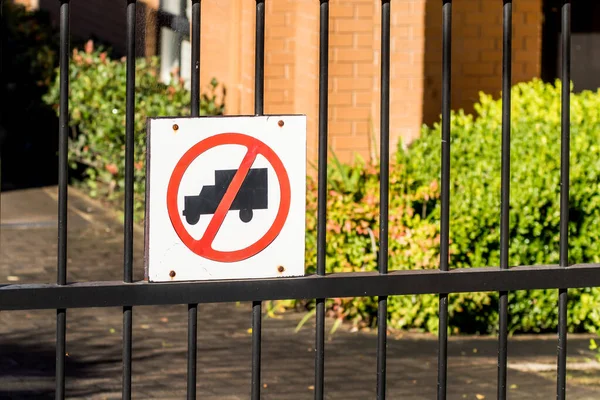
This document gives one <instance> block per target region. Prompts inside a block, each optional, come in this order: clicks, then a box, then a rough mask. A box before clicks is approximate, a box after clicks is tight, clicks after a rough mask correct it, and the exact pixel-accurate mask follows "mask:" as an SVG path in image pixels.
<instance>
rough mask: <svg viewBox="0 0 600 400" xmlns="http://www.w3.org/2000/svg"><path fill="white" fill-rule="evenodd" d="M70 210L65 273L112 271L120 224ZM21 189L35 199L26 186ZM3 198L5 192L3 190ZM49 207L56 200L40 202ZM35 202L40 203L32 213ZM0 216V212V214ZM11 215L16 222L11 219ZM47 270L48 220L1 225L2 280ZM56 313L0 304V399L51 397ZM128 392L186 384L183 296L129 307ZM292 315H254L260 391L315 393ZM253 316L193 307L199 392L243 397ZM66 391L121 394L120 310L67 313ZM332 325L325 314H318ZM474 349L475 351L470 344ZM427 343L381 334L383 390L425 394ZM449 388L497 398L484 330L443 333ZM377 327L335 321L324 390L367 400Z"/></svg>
mask: <svg viewBox="0 0 600 400" xmlns="http://www.w3.org/2000/svg"><path fill="white" fill-rule="evenodd" d="M73 193H75V194H76V196H75V197H74V199H73V202H72V204H75V205H76V207H77V208H72V209H71V210H70V212H71V215H73V216H76V217H74V218H79V219H81V220H82V221H85V223H81V222H80V223H77V224H73V226H71V228H70V230H69V255H68V257H69V267H68V268H69V269H68V277H69V281H86V280H118V279H121V276H122V254H123V253H122V242H123V240H122V230H121V229H120V226H119V224H118V223H117V222H115V220H114V219H112V216H110V215H108V214H107V212H105V210H102V207H99V206H98V205H97V204H96V203H94V202H89V201H87V200H85V198H82V196H81V195H79V194H77V193H76V192H73ZM42 195H48V192H47V189H46V191H40V190H38V191H37V192H36V191H33V192H28V194H27V196H25V199H23V200H21V201H30V202H31V204H33V205H35V204H36V203H35V199H36V196H42ZM2 196H3V198H4V196H5V195H4V194H2ZM46 203H47V199H44V202H43V203H42V205H41V206H40V207H48V210H47V213H50V212H55V210H56V208H55V204H54V203H52V204H50V205H48V204H46ZM39 213H40V210H38V214H39ZM2 217H3V219H4V217H5V215H3V216H2ZM11 221H13V222H14V221H15V219H14V218H13V219H12V220H11ZM142 253H143V249H142V235H141V232H140V231H138V233H137V234H136V237H135V255H136V258H135V270H136V279H140V278H141V277H142V275H143V269H142V264H141V261H142ZM8 276H17V277H19V279H20V280H19V282H21V283H26V282H53V281H54V280H55V279H56V229H55V227H53V226H48V225H46V226H43V225H40V226H38V227H34V228H32V227H29V228H24V227H20V228H19V226H18V221H17V225H15V224H12V225H10V226H8V225H2V231H1V235H0V282H4V283H6V281H7V277H8ZM55 315H56V314H55V311H53V310H42V311H11V312H6V311H0V399H51V398H53V396H54V341H55ZM133 315H134V316H133V323H134V326H133V337H134V342H133V356H134V359H133V377H132V386H133V398H135V399H147V398H157V399H182V398H185V393H186V368H187V362H186V351H187V306H185V305H181V306H165V307H158V306H152V307H136V308H134V314H133ZM300 318H301V315H299V314H294V313H291V314H287V315H285V316H284V317H283V318H280V319H273V318H265V320H264V322H263V346H262V348H263V370H262V383H263V388H262V394H263V398H264V399H267V400H271V399H282V400H283V399H285V400H294V399H310V398H312V397H313V396H314V386H313V385H314V330H313V329H312V328H314V322H309V323H307V324H306V325H305V326H304V327H303V329H301V330H300V331H299V332H298V333H294V329H295V327H296V325H297V323H298V321H299V320H300ZM250 324H251V313H250V305H249V304H245V303H243V304H209V305H200V306H199V311H198V338H199V339H198V398H201V399H220V400H234V399H248V398H249V397H250V396H249V393H250V387H249V383H250V377H251V369H250V365H251V364H250V361H251V334H250V333H249V332H248V329H249V328H250ZM67 326H68V330H67V353H68V357H67V377H66V385H67V396H68V398H73V399H119V398H121V354H122V353H121V352H122V347H121V339H122V331H121V328H122V310H121V309H120V308H96V309H73V310H68V311H67ZM328 326H331V321H328ZM474 349H476V352H475V350H474ZM436 350H437V341H436V340H435V338H433V337H431V336H427V335H403V336H402V337H401V338H399V339H395V338H393V337H392V336H390V340H389V342H388V397H389V398H390V399H398V398H407V399H415V400H416V399H434V398H435V397H436V384H437V358H436ZM568 350H569V355H570V357H574V358H582V357H587V356H589V352H588V351H587V338H586V337H576V336H572V337H571V339H570V340H569V347H568ZM448 351H449V360H448V398H449V399H476V398H477V397H476V396H477V395H479V396H485V399H492V398H495V397H496V384H495V382H496V374H497V370H496V356H497V348H496V340H495V338H494V337H479V338H478V337H452V338H451V340H450V343H449V346H448ZM555 354H556V341H555V337H554V336H553V335H550V336H536V337H533V338H532V337H531V336H527V337H522V338H520V337H516V338H514V339H511V340H510V343H509V362H510V363H522V362H526V361H532V360H533V361H536V362H545V363H549V364H554V363H555ZM375 357H376V335H374V334H373V333H363V332H356V333H352V332H350V331H349V330H348V329H346V327H342V328H341V329H339V330H338V331H337V332H336V333H335V334H334V336H333V337H332V338H329V339H328V341H327V343H326V358H325V368H326V369H325V370H326V377H325V388H326V398H327V399H348V400H354V399H356V400H363V399H373V398H375V396H374V393H375V383H376V382H375V371H376V368H375V366H376V364H375V363H376V358H375ZM508 384H509V386H510V385H516V388H515V389H510V393H509V394H510V397H511V398H518V399H523V400H528V399H550V398H553V397H554V396H555V394H554V392H555V383H554V381H553V380H551V379H548V378H547V377H544V376H541V375H539V374H533V373H526V372H521V371H517V370H515V369H509V372H508ZM567 393H568V396H569V398H573V399H578V400H592V399H598V398H600V388H598V387H588V386H585V387H584V386H575V385H573V384H569V386H568V390H567Z"/></svg>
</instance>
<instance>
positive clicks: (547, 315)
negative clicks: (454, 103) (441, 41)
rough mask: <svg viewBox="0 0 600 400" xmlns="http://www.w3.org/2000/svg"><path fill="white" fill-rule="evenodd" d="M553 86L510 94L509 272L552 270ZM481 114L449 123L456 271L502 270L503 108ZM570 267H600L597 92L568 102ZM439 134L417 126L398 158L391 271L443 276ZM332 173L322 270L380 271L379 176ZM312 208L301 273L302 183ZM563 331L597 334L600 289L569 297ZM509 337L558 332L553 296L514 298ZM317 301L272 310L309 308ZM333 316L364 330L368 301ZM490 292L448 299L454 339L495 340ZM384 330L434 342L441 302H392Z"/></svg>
mask: <svg viewBox="0 0 600 400" xmlns="http://www.w3.org/2000/svg"><path fill="white" fill-rule="evenodd" d="M560 91H561V89H560V85H557V86H552V85H549V84H544V83H542V82H540V81H538V80H534V81H532V82H529V83H523V84H519V85H517V86H515V87H514V88H513V92H512V98H513V116H512V143H511V147H512V153H511V158H512V165H511V182H512V184H511V207H512V209H511V218H510V226H511V228H510V236H511V245H510V263H511V265H537V264H548V263H557V262H558V244H559V234H558V232H559V229H558V225H559V193H560V192H559V189H560V187H559V180H560V174H559V168H560ZM475 108H476V110H477V115H475V116H473V115H466V114H465V113H463V112H462V111H458V112H454V113H453V114H452V122H451V128H452V167H451V181H452V186H451V224H450V227H451V232H450V233H451V235H450V236H451V267H452V268H469V267H484V266H494V265H496V266H497V265H498V264H499V254H500V253H499V241H500V232H499V228H500V227H499V221H500V161H501V159H500V157H501V152H500V150H501V116H502V113H501V110H502V104H501V101H500V100H494V99H492V97H491V96H488V95H482V96H481V101H480V102H479V103H478V104H477V105H476V107H475ZM571 118H572V120H571V121H572V135H571V146H572V157H571V191H570V197H571V210H570V213H571V224H570V241H569V244H570V256H571V258H570V261H571V262H572V263H580V262H598V261H599V260H600V240H599V239H600V176H599V175H600V144H599V143H600V93H591V92H584V93H581V94H577V95H573V97H572V117H571ZM440 137H441V132H440V126H439V125H435V126H434V127H432V128H427V127H424V128H423V132H422V135H421V137H420V138H419V139H417V140H416V141H415V142H414V143H412V145H411V146H409V148H408V149H407V150H402V148H401V147H400V149H399V150H398V153H397V157H396V159H395V162H394V163H393V165H392V166H391V171H390V182H391V188H390V193H391V196H390V262H389V268H390V270H394V269H419V268H437V267H438V262H439V260H438V257H439V254H438V249H439V237H438V234H439V232H438V227H439V216H440V197H439V176H440V153H441V148H440ZM333 161H334V162H333V163H330V171H329V194H328V199H327V200H328V204H327V207H328V223H327V247H326V253H327V265H326V269H327V272H329V273H331V272H351V271H375V270H376V269H377V245H378V237H377V235H378V226H379V225H378V207H379V190H378V187H379V186H378V185H379V182H378V181H379V176H378V173H377V167H376V166H371V165H365V164H364V163H357V164H356V165H353V166H347V165H342V164H339V163H337V162H336V160H335V159H334V160H333ZM308 193H309V198H308V203H307V204H308V208H307V220H308V225H307V249H306V260H307V266H308V272H314V270H315V262H316V185H315V182H314V181H312V180H309V187H308ZM569 294H570V302H569V318H568V319H569V330H570V331H595V330H596V329H598V328H599V327H600V289H597V288H594V289H585V290H570V291H569ZM509 299H510V300H509V301H510V303H509V304H510V311H509V312H510V317H509V329H510V330H511V331H512V332H539V331H547V330H554V329H556V326H557V311H558V307H557V304H558V303H557V302H558V291H557V290H534V291H518V292H511V293H510V295H509ZM313 304H314V303H313V302H309V303H304V302H283V303H276V304H274V305H273V308H272V310H273V311H275V312H276V311H278V310H280V308H278V306H283V308H285V307H291V306H294V307H305V306H307V307H308V308H309V309H311V308H312V307H313ZM326 307H327V312H328V314H329V315H331V316H334V317H337V318H341V319H346V320H350V321H352V322H353V323H355V324H356V325H358V326H362V325H366V326H371V325H373V323H374V322H375V317H376V315H377V311H376V310H377V302H376V299H374V298H357V299H331V300H329V301H328V303H327V304H326ZM497 309H498V298H497V294H496V293H459V294H452V295H450V297H449V321H450V329H451V330H452V331H453V332H456V333H458V332H468V333H472V332H480V333H485V332H494V331H495V330H496V329H497V323H498V314H497ZM388 319H389V326H390V327H391V328H403V329H418V330H425V331H429V332H436V331H437V329H438V296H437V295H422V296H394V297H390V298H389V314H388Z"/></svg>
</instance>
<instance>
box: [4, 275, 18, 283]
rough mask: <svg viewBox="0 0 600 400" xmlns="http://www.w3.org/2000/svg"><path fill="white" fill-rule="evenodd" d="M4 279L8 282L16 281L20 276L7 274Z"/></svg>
mask: <svg viewBox="0 0 600 400" xmlns="http://www.w3.org/2000/svg"><path fill="white" fill-rule="evenodd" d="M6 280H7V281H9V282H17V281H20V280H21V278H19V277H18V276H15V275H9V276H7V277H6Z"/></svg>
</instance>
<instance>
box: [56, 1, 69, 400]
mask: <svg viewBox="0 0 600 400" xmlns="http://www.w3.org/2000/svg"><path fill="white" fill-rule="evenodd" d="M69 40H70V38H69V0H61V2H60V111H59V117H58V118H59V122H58V123H59V131H58V257H57V261H58V263H57V264H58V265H57V270H58V271H57V279H56V281H57V283H58V284H59V285H65V284H66V283H67V195H68V191H67V184H68V159H67V158H68V147H67V146H68V135H69ZM66 336H67V310H65V309H59V310H56V386H55V389H56V390H55V395H56V396H55V398H56V399H64V398H65V353H66Z"/></svg>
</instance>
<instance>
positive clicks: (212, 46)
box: [21, 0, 600, 161]
mask: <svg viewBox="0 0 600 400" xmlns="http://www.w3.org/2000/svg"><path fill="white" fill-rule="evenodd" d="M21 1H25V2H32V3H33V4H32V6H35V7H41V8H45V9H48V10H50V11H51V12H53V13H55V14H57V13H58V6H57V1H56V0H21ZM583 3H584V2H581V3H579V2H578V3H576V4H575V5H574V6H573V9H574V10H573V11H574V18H588V16H589V15H596V16H598V13H599V12H600V8H598V7H597V5H595V4H594V3H597V2H596V1H590V2H589V5H588V6H585V7H588V8H589V9H584V8H585V7H584V6H580V7H579V9H578V6H577V4H583ZM502 4H503V2H501V1H490V0H454V1H453V17H452V18H453V19H452V24H453V27H452V108H453V109H459V108H464V109H465V110H467V111H471V110H472V105H473V103H475V102H476V101H477V100H478V97H479V95H478V93H479V92H480V91H484V92H487V93H491V94H494V95H499V93H500V87H501V73H502V70H501V60H502ZM138 5H139V6H138V10H139V15H138V25H139V33H138V38H139V49H138V50H139V55H140V56H142V55H157V54H158V55H161V58H162V63H163V65H162V68H161V74H162V75H163V76H165V77H166V76H168V74H169V71H171V70H172V68H173V67H179V66H180V65H181V74H182V76H184V77H185V76H189V51H190V50H189V49H190V44H189V40H188V37H189V32H188V31H189V8H190V5H191V1H186V0H139V1H138ZM71 6H72V20H71V30H72V33H73V34H74V35H78V36H80V37H91V38H98V39H100V40H102V41H105V42H109V43H111V44H112V45H113V46H114V48H115V50H116V51H117V52H118V51H124V45H125V43H124V38H125V18H124V17H123V16H124V15H125V13H124V8H125V6H126V1H124V0H123V1H106V0H85V1H81V2H79V1H73V2H71ZM513 7H514V14H513V83H517V82H520V81H527V80H530V79H532V78H534V77H542V76H543V77H544V78H546V79H548V80H553V79H554V78H555V77H556V76H558V71H557V65H559V64H558V61H557V60H558V58H559V57H560V54H558V53H557V51H556V49H558V43H557V38H558V36H557V35H559V34H560V24H559V23H558V24H557V23H556V18H557V17H558V16H559V14H558V9H557V7H559V2H558V1H556V0H519V1H515V2H514V6H513ZM254 10H255V2H254V1H252V0H203V1H202V24H201V41H202V44H201V68H200V71H201V85H202V86H204V85H206V84H207V83H208V82H209V81H210V80H211V79H212V78H216V79H217V80H218V81H219V82H221V83H222V84H224V85H225V87H226V88H227V99H226V100H227V101H226V113H227V114H252V113H253V107H254V104H253V99H254V94H253V91H254V21H255V15H254ZM380 10H381V4H380V2H379V1H374V0H331V1H330V32H329V42H330V48H329V73H330V78H329V135H330V145H331V147H332V149H333V150H334V151H335V153H336V154H337V156H338V157H340V158H341V159H342V160H345V161H350V160H352V159H353V158H354V157H355V155H356V154H359V155H361V156H362V157H363V158H366V159H369V158H371V157H373V156H375V155H376V154H377V152H378V143H377V137H378V134H379V93H380V75H379V70H380V28H381V27H380ZM578 10H579V11H578ZM441 11H442V7H441V2H440V1H439V0H392V2H391V14H392V15H391V24H392V27H391V29H392V39H391V105H390V106H391V110H390V111H391V116H390V133H391V148H392V149H394V148H395V146H396V145H397V144H399V143H404V144H407V143H409V142H410V141H411V140H413V139H414V138H415V137H417V136H418V135H419V132H420V129H421V126H422V124H431V123H433V122H435V121H437V120H439V115H440V112H441V65H442V25H441V21H442V15H441ZM577 15H580V16H579V17H577ZM596 22H600V20H598V21H596ZM580 25H581V24H579V25H578V24H573V26H580ZM598 26H599V24H596V23H594V22H593V21H592V22H591V25H590V28H589V29H588V31H589V32H583V33H582V35H583V36H586V34H587V36H586V37H585V38H583V39H581V43H582V45H583V50H581V46H580V49H579V50H580V53H581V54H580V57H588V58H589V57H590V54H591V53H590V52H592V53H593V50H592V49H594V43H597V42H596V41H595V40H597V34H596V33H593V32H594V31H595V30H598ZM318 32H319V1H318V0H267V1H266V41H265V62H266V67H265V105H264V109H265V113H267V114H306V115H307V117H308V137H309V143H308V155H309V158H311V159H316V151H317V146H316V144H317V124H318V119H317V110H318V64H319V52H318V48H319V40H318ZM592 33H593V35H592ZM590 35H592V36H594V37H595V38H596V39H594V38H591V39H590V37H591V36H590ZM576 40H578V39H577V32H575V33H574V41H576ZM553 46H554V47H553ZM586 46H587V47H586ZM595 48H598V46H595ZM574 51H575V52H577V46H574ZM596 51H597V50H596ZM592 55H593V54H592ZM576 56H577V54H575V56H574V57H575V58H576ZM588 64H589V61H588ZM574 65H575V63H574ZM586 65H587V64H586ZM594 74H595V75H594ZM581 75H582V76H585V77H588V78H589V77H590V76H600V65H599V66H598V69H597V70H594V71H589V70H588V71H584V72H582V73H581ZM574 79H579V80H581V82H582V84H583V85H584V86H591V87H594V86H595V87H597V86H600V82H595V81H594V79H592V78H590V79H591V82H588V81H589V80H590V79H588V80H587V81H585V82H584V79H583V78H581V79H580V78H577V72H576V71H575V74H574Z"/></svg>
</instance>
